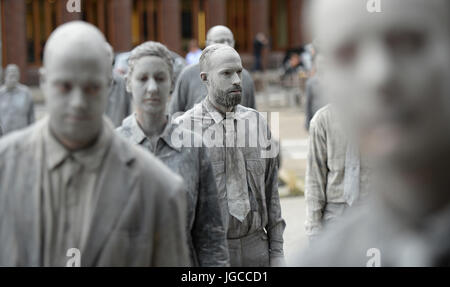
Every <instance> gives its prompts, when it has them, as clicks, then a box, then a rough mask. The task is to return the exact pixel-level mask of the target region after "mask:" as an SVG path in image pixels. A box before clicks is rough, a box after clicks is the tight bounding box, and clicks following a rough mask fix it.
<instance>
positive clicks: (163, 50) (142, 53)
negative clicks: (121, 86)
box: [127, 41, 174, 84]
mask: <svg viewBox="0 0 450 287" xmlns="http://www.w3.org/2000/svg"><path fill="white" fill-rule="evenodd" d="M146 56H155V57H159V58H161V59H162V60H163V61H164V62H165V63H166V64H167V67H168V68H169V74H170V79H171V81H172V84H173V80H174V78H173V57H172V54H171V53H170V51H169V49H167V47H166V46H164V45H163V44H161V43H159V42H153V41H148V42H145V43H142V44H140V45H139V46H137V47H136V48H134V49H133V50H132V51H131V54H130V57H129V58H128V73H127V79H128V80H130V79H131V75H132V74H133V70H134V66H135V65H136V62H137V61H138V60H139V59H140V58H143V57H146Z"/></svg>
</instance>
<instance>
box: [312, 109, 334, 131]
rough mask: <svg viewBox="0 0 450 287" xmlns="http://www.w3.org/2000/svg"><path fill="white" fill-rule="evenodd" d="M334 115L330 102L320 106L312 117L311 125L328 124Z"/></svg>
mask: <svg viewBox="0 0 450 287" xmlns="http://www.w3.org/2000/svg"><path fill="white" fill-rule="evenodd" d="M331 117H332V112H331V106H330V105H329V104H328V105H326V106H324V107H322V108H320V109H319V110H318V111H317V112H316V113H315V114H314V116H313V117H312V119H311V122H310V126H313V127H315V126H326V125H327V124H328V122H329V121H330V119H331Z"/></svg>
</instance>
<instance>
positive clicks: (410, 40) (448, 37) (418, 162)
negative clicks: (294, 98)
mask: <svg viewBox="0 0 450 287" xmlns="http://www.w3.org/2000/svg"><path fill="white" fill-rule="evenodd" d="M312 3H313V4H312V5H313V6H312V8H313V10H312V13H311V14H312V15H313V17H312V19H313V23H312V24H313V25H312V27H314V30H313V32H314V33H313V34H314V36H315V37H317V39H318V45H319V49H320V51H321V54H322V55H323V56H324V58H325V60H326V71H325V76H324V81H325V82H326V89H327V90H329V91H330V92H332V96H333V100H332V101H333V102H334V104H335V106H336V107H337V108H338V109H340V110H341V112H340V115H341V120H342V122H343V123H344V128H345V129H346V130H347V131H349V132H351V133H353V134H354V135H355V137H356V138H357V139H358V140H359V148H360V150H361V153H362V154H364V155H365V156H367V157H368V160H369V161H370V164H371V165H372V166H373V167H374V172H375V174H374V176H375V177H374V181H373V186H372V188H373V192H372V193H371V194H372V195H373V198H371V200H370V202H369V204H368V206H365V207H364V208H361V209H357V210H353V212H351V214H348V216H346V218H345V219H343V220H342V221H341V222H339V223H338V224H337V225H335V226H334V228H330V229H329V230H326V231H325V233H324V234H323V237H321V238H320V239H319V240H318V241H317V242H316V244H314V245H312V246H311V248H310V249H309V251H308V252H307V253H306V254H303V255H302V256H300V257H299V260H300V265H308V266H311V265H319V266H450V241H449V238H450V193H449V192H448V187H449V186H450V177H449V176H448V170H449V169H448V163H449V161H450V81H448V79H449V78H450V33H449V30H448V27H449V26H450V2H449V1H446V0H429V1H423V0H395V1H384V2H383V6H382V12H381V14H379V13H369V12H368V10H367V7H366V3H365V1H359V0H344V1H335V0H318V1H313V2H312ZM331 168H333V167H331Z"/></svg>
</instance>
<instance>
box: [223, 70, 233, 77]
mask: <svg viewBox="0 0 450 287" xmlns="http://www.w3.org/2000/svg"><path fill="white" fill-rule="evenodd" d="M223 74H224V75H225V76H230V75H231V72H230V71H225V72H223Z"/></svg>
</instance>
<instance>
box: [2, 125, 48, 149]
mask: <svg viewBox="0 0 450 287" xmlns="http://www.w3.org/2000/svg"><path fill="white" fill-rule="evenodd" d="M42 125H43V122H42V120H41V121H38V122H35V123H33V124H32V125H30V126H28V127H26V128H24V129H20V130H16V131H12V132H10V133H8V134H6V135H3V136H2V137H1V138H0V158H5V157H9V156H13V157H14V156H21V155H24V154H26V153H29V152H32V150H31V147H33V146H35V144H36V142H35V141H36V139H37V137H36V135H37V134H39V133H40V130H41V129H42Z"/></svg>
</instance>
